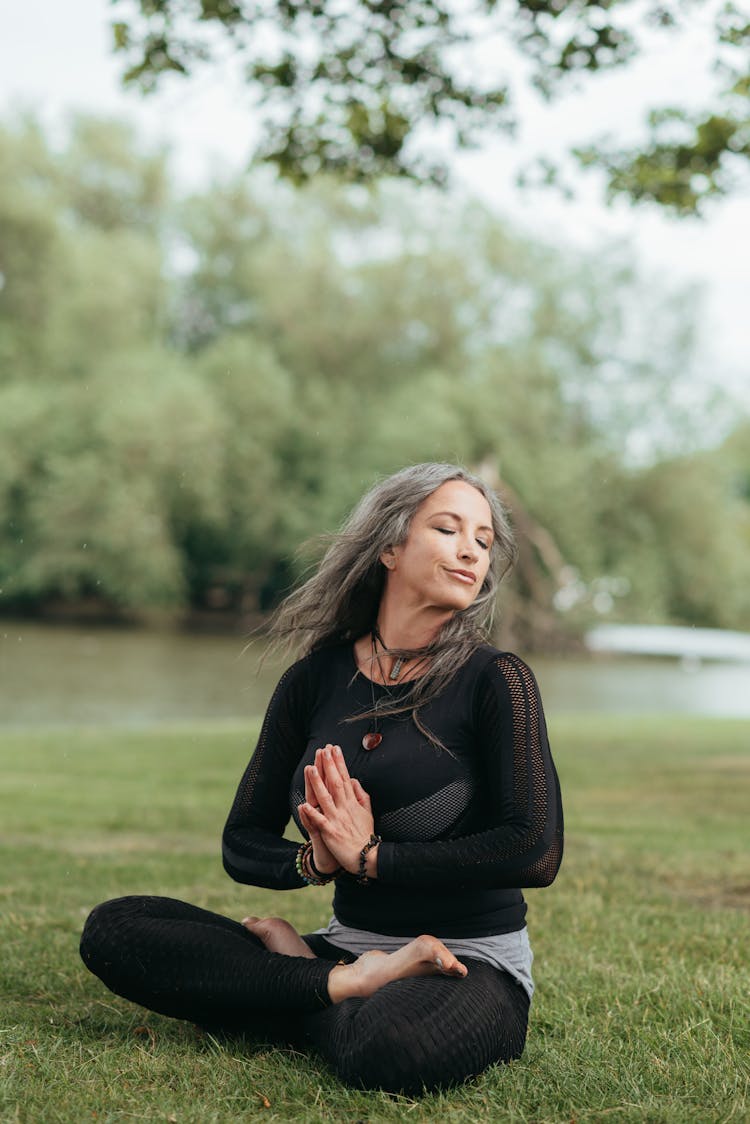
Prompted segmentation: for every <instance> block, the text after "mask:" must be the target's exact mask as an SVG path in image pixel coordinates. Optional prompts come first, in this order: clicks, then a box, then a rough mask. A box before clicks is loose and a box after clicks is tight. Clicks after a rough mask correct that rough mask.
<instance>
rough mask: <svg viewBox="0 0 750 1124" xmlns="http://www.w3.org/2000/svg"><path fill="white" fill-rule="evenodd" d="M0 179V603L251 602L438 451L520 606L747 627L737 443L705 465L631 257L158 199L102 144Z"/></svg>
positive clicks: (366, 200)
mask: <svg viewBox="0 0 750 1124" xmlns="http://www.w3.org/2000/svg"><path fill="white" fill-rule="evenodd" d="M0 170H2V171H3V173H4V174H3V175H2V176H0V272H1V274H2V289H0V588H1V589H2V593H1V594H0V605H1V606H3V607H4V609H5V611H10V610H14V611H17V610H18V609H24V608H26V609H31V608H35V607H36V608H39V607H41V608H44V607H49V606H50V605H53V604H55V603H59V602H63V603H65V604H69V605H76V604H80V603H81V602H86V601H88V602H90V603H94V604H96V605H100V606H102V607H104V608H108V609H114V610H116V611H120V612H138V611H142V610H145V609H148V608H150V607H154V606H159V605H163V606H171V607H173V608H174V609H179V610H184V609H187V608H192V609H197V608H209V609H221V608H224V609H227V610H232V611H245V612H247V611H256V610H258V609H264V608H267V607H268V606H269V605H270V604H272V603H273V601H274V600H275V599H276V598H277V597H278V595H279V593H280V592H281V591H282V590H283V589H284V588H286V587H288V585H289V583H290V582H291V581H292V580H293V578H294V577H295V575H296V574H298V573H299V571H300V568H301V567H302V566H304V564H305V559H304V558H303V557H300V556H297V555H296V552H297V550H298V548H299V546H300V543H301V542H302V541H303V540H305V539H307V538H309V537H310V536H314V535H316V534H318V533H320V532H324V531H329V530H332V529H333V528H335V526H336V525H337V524H338V523H339V521H340V520H341V518H342V517H343V516H344V514H345V513H346V511H347V510H348V509H349V508H350V506H351V505H352V504H353V503H354V502H355V501H356V500H357V498H358V497H359V495H360V494H361V493H362V491H363V490H364V489H365V488H366V487H367V486H369V485H370V484H371V483H372V481H373V479H374V478H375V476H376V475H377V474H379V473H387V472H390V471H393V470H395V469H396V468H398V467H400V466H402V465H404V464H406V463H413V462H415V461H418V460H424V459H441V460H451V461H462V462H465V463H468V464H470V465H472V466H479V465H482V466H484V471H486V472H488V473H489V474H490V475H495V476H496V477H497V478H498V479H499V480H500V484H501V487H503V486H504V487H505V488H506V489H507V492H508V495H509V497H512V500H511V502H512V504H513V506H514V510H515V513H516V518H517V522H518V523H519V527H520V526H523V527H524V528H528V538H529V542H530V544H531V546H530V548H529V551H528V558H527V562H526V563H525V568H524V567H522V570H521V573H520V576H519V578H518V579H517V586H516V594H515V596H516V597H517V599H518V601H519V603H526V604H528V603H534V602H536V603H539V605H542V603H544V604H545V605H546V604H547V602H549V603H550V604H551V600H552V598H553V596H554V594H555V592H556V590H557V588H558V586H560V585H561V584H563V585H564V584H565V583H567V585H568V593H570V590H571V589H572V590H574V592H575V596H572V597H568V599H567V601H565V607H567V609H568V612H569V618H568V619H569V620H570V621H571V622H573V624H576V623H577V622H580V621H581V620H583V619H584V618H585V617H586V614H587V613H588V614H590V613H591V611H592V610H591V603H592V599H591V591H592V590H596V589H601V588H603V587H602V582H605V584H606V582H607V581H610V584H611V583H612V582H614V583H615V584H614V585H613V586H612V588H615V586H616V587H617V590H618V591H619V592H618V595H617V598H616V599H615V604H614V606H613V612H614V613H615V614H617V613H619V614H620V615H622V616H625V617H630V618H634V617H637V618H639V619H642V620H654V621H656V620H675V621H685V622H691V623H696V624H716V625H722V626H734V627H750V549H748V548H749V547H750V541H749V540H750V440H748V423H747V422H745V423H744V429H743V428H742V426H740V427H739V428H738V429H737V430H736V432H735V433H733V434H732V435H731V436H730V437H729V438H728V439H727V440H726V442H725V444H724V445H723V446H721V447H719V448H716V449H713V450H711V451H706V450H705V448H701V437H702V436H703V430H704V429H705V427H707V426H708V427H709V428H710V404H704V405H703V406H702V407H701V411H700V418H699V419H697V420H696V418H695V412H694V411H691V410H689V409H688V408H687V406H685V405H684V404H681V403H682V400H683V395H682V391H683V389H684V377H685V371H686V370H687V369H688V368H689V365H690V361H691V347H692V333H691V325H692V323H693V322H694V320H695V315H694V307H693V302H692V299H691V298H690V295H689V294H688V295H685V294H669V293H666V294H665V293H664V292H663V286H661V284H659V283H657V282H655V283H652V284H651V285H649V284H646V283H644V280H643V279H642V278H639V277H638V276H637V275H636V274H635V273H634V271H633V270H632V268H631V266H630V264H629V262H628V260H627V257H626V255H625V253H624V251H623V250H622V249H618V248H616V247H615V248H613V249H612V250H611V251H610V252H609V253H599V254H598V255H597V257H596V258H586V259H583V258H572V257H566V256H564V255H563V254H561V253H558V252H555V251H553V250H551V249H549V248H548V247H545V246H541V245H535V244H530V243H528V242H524V241H522V240H520V239H519V238H517V237H516V236H514V235H513V233H512V232H511V231H509V230H508V229H507V227H505V226H504V225H503V224H502V223H501V222H499V221H498V220H497V219H496V218H495V217H493V216H492V215H491V214H489V213H488V212H487V211H485V210H483V209H482V208H481V207H480V206H478V205H477V204H476V203H474V202H467V203H465V204H461V205H458V204H456V202H455V201H453V202H449V201H448V200H447V199H446V198H445V197H444V196H442V195H440V194H438V193H437V192H435V191H433V190H431V189H426V188H420V189H419V190H415V189H413V188H409V187H407V186H406V185H398V184H394V183H393V182H391V183H388V182H386V183H383V184H381V185H380V186H379V187H378V189H377V190H375V189H373V190H366V189H365V188H363V187H354V186H350V187H348V188H343V187H341V186H335V185H334V184H333V183H331V182H330V181H326V180H325V179H319V180H317V181H316V182H314V183H311V184H309V185H307V186H306V187H305V188H304V189H295V188H293V187H291V186H290V185H288V184H285V183H284V182H279V181H275V180H271V179H270V178H269V177H267V176H262V175H256V176H254V177H253V178H251V179H240V180H236V181H232V182H229V183H225V184H219V185H216V186H215V187H214V188H213V189H212V190H210V191H206V192H204V193H202V194H200V195H196V196H195V197H192V198H189V199H183V200H180V199H175V198H173V197H172V196H171V195H170V192H169V190H168V186H167V179H166V174H165V169H164V161H163V157H161V156H154V155H153V154H152V155H145V154H143V153H141V152H140V151H139V148H138V145H137V143H136V140H135V138H134V137H133V136H132V135H131V134H130V133H129V132H128V130H127V129H125V128H124V127H123V126H121V125H118V124H112V123H109V124H107V123H104V122H101V121H98V122H97V121H89V120H81V121H79V122H78V123H77V124H76V126H75V127H74V129H73V131H72V134H71V137H70V140H69V143H68V145H67V146H66V147H65V149H64V150H63V151H59V152H53V151H52V150H51V148H50V147H49V146H48V145H47V143H46V141H45V139H44V137H43V136H42V135H41V134H40V132H39V130H38V128H37V127H36V126H35V124H34V123H33V122H31V121H26V122H21V123H18V124H16V125H15V126H12V127H11V126H8V127H6V128H4V129H3V130H1V131H0ZM699 425H700V429H699V428H698V426H699ZM644 450H645V451H646V452H647V453H648V455H647V456H646V455H644ZM691 450H692V451H691ZM526 533H527V532H526V530H525V531H524V534H526ZM308 561H309V556H308ZM535 566H536V567H537V568H538V569H539V572H540V573H543V574H544V581H541V580H538V579H539V574H537V573H536V572H535V570H534V567H535ZM597 583H598V584H597ZM608 588H609V587H608ZM559 604H560V605H562V604H563V602H560V603H559Z"/></svg>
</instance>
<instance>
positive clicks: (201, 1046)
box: [0, 717, 750, 1124]
mask: <svg viewBox="0 0 750 1124" xmlns="http://www.w3.org/2000/svg"><path fill="white" fill-rule="evenodd" d="M552 736H553V744H554V747H555V756H556V759H557V762H558V766H559V769H560V774H561V779H562V783H563V792H564V798H565V806H566V820H567V850H566V857H565V862H564V864H563V868H562V871H561V873H560V876H559V878H558V881H557V882H556V883H555V884H554V886H552V887H551V888H550V889H547V890H541V891H532V892H530V893H529V894H528V898H529V905H530V908H529V925H530V931H531V937H532V942H533V945H534V949H535V953H536V970H535V976H536V981H537V987H538V991H537V996H536V998H535V1001H534V1004H533V1007H532V1020H531V1027H530V1034H529V1040H528V1045H527V1048H526V1052H525V1054H524V1056H523V1058H522V1059H521V1060H520V1061H519V1062H517V1063H515V1064H513V1065H511V1066H507V1067H496V1068H494V1069H492V1070H491V1071H490V1072H489V1073H487V1074H486V1075H484V1076H483V1077H482V1078H480V1079H478V1080H476V1081H474V1082H472V1083H470V1084H469V1085H467V1086H465V1087H464V1088H462V1089H459V1090H453V1091H451V1092H449V1093H446V1094H444V1095H434V1096H428V1097H424V1098H422V1099H420V1100H410V1099H407V1098H399V1097H392V1096H388V1095H386V1094H379V1093H363V1092H359V1091H355V1090H351V1089H347V1088H345V1087H343V1086H342V1085H341V1084H340V1083H339V1082H338V1081H337V1080H336V1079H335V1078H333V1077H332V1076H331V1074H330V1073H329V1071H328V1070H327V1069H326V1067H325V1066H324V1065H323V1064H322V1063H321V1062H319V1061H317V1060H316V1059H314V1058H310V1057H305V1056H303V1055H300V1054H297V1053H294V1052H292V1051H290V1050H279V1049H274V1048H270V1047H257V1046H253V1045H251V1044H249V1043H248V1042H243V1041H241V1040H239V1041H224V1040H222V1041H220V1040H216V1039H214V1038H213V1037H211V1036H210V1035H207V1034H203V1033H201V1032H199V1031H198V1030H196V1029H195V1028H194V1027H192V1026H190V1025H187V1024H181V1023H177V1022H172V1021H170V1020H168V1019H165V1018H161V1017H159V1016H157V1015H151V1014H149V1013H147V1012H145V1011H143V1010H142V1009H140V1008H136V1007H134V1006H132V1005H130V1004H128V1003H126V1002H124V1001H121V1000H120V999H117V998H116V997H115V996H113V995H111V994H110V993H109V992H107V991H106V990H105V989H104V987H103V986H102V985H101V984H100V983H99V982H98V980H96V979H94V977H93V976H91V975H89V974H88V973H87V972H86V970H85V969H84V967H83V965H82V964H81V962H80V961H79V959H78V954H77V941H78V935H79V932H80V929H81V926H82V924H83V921H84V918H85V916H86V914H87V912H88V910H89V909H90V908H91V907H92V906H93V905H94V904H95V903H96V902H97V901H101V900H103V899H104V898H108V897H113V896H115V895H118V894H123V893H140V892H143V893H165V894H169V895H171V896H174V897H181V898H185V899H187V900H189V901H193V902H196V903H197V904H199V905H203V906H206V907H208V908H210V909H215V910H219V911H221V912H224V913H227V914H229V915H230V916H242V915H243V913H245V912H255V913H264V912H273V913H283V914H284V915H285V916H287V917H289V919H290V920H291V921H292V922H293V923H294V924H296V925H297V926H298V927H299V928H301V929H303V930H304V929H309V928H312V927H314V926H316V925H318V924H320V923H322V922H323V921H324V920H326V919H327V915H328V900H329V895H328V894H327V893H326V891H325V890H307V891H303V892H298V893H292V894H286V895H283V896H280V895H278V894H274V893H273V892H269V891H262V890H255V889H253V888H250V887H242V886H236V885H234V884H233V883H231V882H230V881H229V880H228V879H227V878H226V876H225V875H224V873H223V871H222V869H221V864H220V859H219V848H218V845H219V835H220V829H221V825H222V823H223V820H224V817H225V814H226V811H227V808H228V806H229V803H230V801H231V798H232V796H233V794H234V788H235V784H236V782H237V781H238V779H239V776H240V773H241V771H242V768H243V766H244V763H245V758H246V755H247V748H248V744H249V740H250V739H249V738H248V735H247V731H244V730H241V729H239V728H233V727H228V726H217V727H215V728H206V727H199V728H192V729H185V730H179V729H169V730H163V729H160V730H158V731H151V732H137V733H132V732H121V731H120V732H111V731H78V732H76V731H72V732H71V731H64V732H63V731H60V732H47V731H45V732H39V733H23V734H10V735H8V734H6V735H5V736H4V737H3V744H2V751H1V753H0V766H1V772H0V792H1V793H2V795H1V797H0V830H1V832H2V840H3V853H2V856H1V861H2V866H1V867H0V895H1V896H2V905H3V909H2V911H1V912H2V920H1V922H0V923H1V925H2V933H1V937H2V945H1V946H0V956H1V957H2V960H1V963H2V998H1V1002H2V1008H1V1014H0V1119H1V1120H2V1121H3V1122H5V1121H19V1122H24V1124H25V1122H34V1124H36V1122H41V1121H44V1122H45V1124H47V1122H53V1121H65V1122H76V1124H77V1122H78V1121H88V1122H95V1124H103V1122H107V1121H118V1122H119V1121H122V1122H125V1121H128V1122H129V1121H175V1122H179V1124H189V1122H195V1124H208V1122H212V1121H222V1122H223V1121H233V1120H236V1119H239V1118H243V1119H262V1120H264V1121H306V1122H307V1121H309V1122H311V1124H312V1122H317V1121H321V1122H322V1121H342V1122H343V1121H346V1122H351V1124H354V1122H356V1121H368V1122H375V1121H389V1120H402V1119H403V1120H409V1121H433V1120H435V1121H437V1120H446V1121H449V1122H450V1124H458V1122H459V1121H460V1122H465V1124H470V1122H473V1121H475V1120H488V1121H489V1120H492V1121H513V1122H521V1121H527V1122H532V1121H533V1122H534V1124H542V1122H547V1121H550V1122H552V1121H554V1122H558V1121H559V1122H566V1124H567V1122H569V1121H576V1122H578V1124H583V1122H584V1121H607V1122H609V1121H614V1122H617V1121H631V1120H632V1121H648V1122H654V1124H658V1122H661V1121H674V1122H676V1124H677V1122H679V1124H682V1122H684V1121H698V1122H705V1121H725V1120H726V1121H730V1120H731V1121H746V1120H750V1107H749V1106H748V1077H749V1069H748V1054H749V1051H748V1047H749V1046H750V1007H749V1006H748V996H749V995H750V972H749V971H748V945H749V943H750V942H749V940H748V937H749V933H748V921H749V920H750V916H749V914H748V909H750V875H748V867H747V852H748V834H747V833H748V828H747V823H748V810H749V809H750V723H741V722H729V721H696V720H694V719H691V720H689V721H688V720H672V719H658V720H657V719H654V718H648V719H645V718H644V719H639V720H631V719H623V718H617V719H609V718H607V719H604V718H601V717H598V718H591V717H586V718H580V719H574V718H569V717H566V718H564V719H561V720H558V721H557V722H556V723H554V724H553V729H552Z"/></svg>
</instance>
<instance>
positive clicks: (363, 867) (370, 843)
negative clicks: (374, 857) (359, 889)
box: [357, 834, 383, 886]
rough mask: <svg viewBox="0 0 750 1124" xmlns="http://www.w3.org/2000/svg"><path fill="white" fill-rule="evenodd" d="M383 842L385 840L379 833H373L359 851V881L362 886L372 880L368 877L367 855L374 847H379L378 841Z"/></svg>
mask: <svg viewBox="0 0 750 1124" xmlns="http://www.w3.org/2000/svg"><path fill="white" fill-rule="evenodd" d="M382 842H383V840H382V839H381V838H380V836H379V835H374V834H373V835H371V836H370V838H369V839H368V840H367V842H366V843H365V845H364V847H363V848H362V850H361V851H360V852H359V873H358V874H357V881H358V882H359V884H360V886H366V885H367V883H368V882H369V881H370V879H369V878H368V877H367V856H368V854H369V853H370V851H371V850H372V849H373V847H377V845H378V843H382Z"/></svg>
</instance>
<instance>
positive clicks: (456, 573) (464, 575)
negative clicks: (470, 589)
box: [448, 570, 477, 585]
mask: <svg viewBox="0 0 750 1124" xmlns="http://www.w3.org/2000/svg"><path fill="white" fill-rule="evenodd" d="M448 573H449V574H452V576H453V577H454V578H459V579H460V580H461V581H463V582H466V584H467V585H469V584H471V585H473V584H474V582H475V581H476V580H477V576H476V574H473V573H472V572H471V570H449V571H448Z"/></svg>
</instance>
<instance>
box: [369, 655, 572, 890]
mask: <svg viewBox="0 0 750 1124" xmlns="http://www.w3.org/2000/svg"><path fill="white" fill-rule="evenodd" d="M474 721H475V730H476V737H477V740H478V746H477V748H478V752H479V755H480V759H481V761H482V763H483V766H484V777H485V780H486V784H487V786H488V791H489V793H490V794H491V808H492V819H493V821H494V825H493V826H492V827H490V828H488V829H487V830H485V831H481V832H477V833H476V834H474V835H467V836H463V837H461V838H458V839H452V840H446V841H444V842H431V843H426V844H425V843H416V842H415V843H392V842H388V841H384V842H383V843H381V844H380V847H379V849H378V879H382V880H383V882H384V883H388V884H391V885H397V886H414V887H417V886H422V887H430V886H435V887H444V888H445V887H448V886H456V887H485V888H494V889H504V888H522V887H527V886H548V885H549V884H550V882H552V881H553V879H554V878H555V875H556V874H557V871H558V869H559V867H560V863H561V861H562V851H563V817H562V804H561V799H560V786H559V782H558V779H557V773H556V771H555V766H554V763H553V761H552V756H551V754H550V748H549V742H548V740H547V729H546V725H545V722H544V713H543V710H542V702H541V699H540V697H539V689H538V687H537V684H536V680H535V679H534V676H533V674H532V672H531V669H530V668H529V667H528V666H527V665H526V664H525V663H524V661H523V660H522V659H520V658H519V657H518V656H515V655H512V654H509V653H498V655H497V656H495V657H493V659H492V660H491V661H490V662H489V664H488V665H487V667H486V668H485V669H484V670H483V672H482V673H481V675H480V676H479V679H478V681H477V687H476V693H475V698H474Z"/></svg>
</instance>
